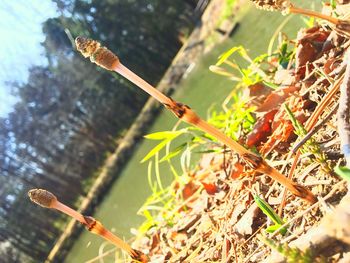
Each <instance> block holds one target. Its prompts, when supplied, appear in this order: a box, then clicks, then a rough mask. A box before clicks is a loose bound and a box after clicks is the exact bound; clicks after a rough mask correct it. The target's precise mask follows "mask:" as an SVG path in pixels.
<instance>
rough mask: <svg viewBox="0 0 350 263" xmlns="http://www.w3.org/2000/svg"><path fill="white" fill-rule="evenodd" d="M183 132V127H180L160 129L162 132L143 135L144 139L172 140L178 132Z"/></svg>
mask: <svg viewBox="0 0 350 263" xmlns="http://www.w3.org/2000/svg"><path fill="white" fill-rule="evenodd" d="M184 132H185V129H182V130H179V131H162V132H155V133H151V134H147V135H145V136H144V137H145V138H146V139H150V140H157V141H160V140H165V139H170V140H172V139H175V138H176V137H177V136H179V135H180V134H183V133H184Z"/></svg>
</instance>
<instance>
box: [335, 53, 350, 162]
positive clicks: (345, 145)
mask: <svg viewBox="0 0 350 263" xmlns="http://www.w3.org/2000/svg"><path fill="white" fill-rule="evenodd" d="M345 60H346V62H347V63H346V64H347V66H346V70H345V74H344V81H343V83H342V84H341V85H340V98H339V110H338V133H339V138H340V143H341V147H342V152H343V153H344V156H345V159H346V165H347V167H350V109H349V104H350V51H348V53H347V54H346V55H345Z"/></svg>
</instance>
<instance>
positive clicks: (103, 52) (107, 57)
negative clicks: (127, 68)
mask: <svg viewBox="0 0 350 263" xmlns="http://www.w3.org/2000/svg"><path fill="white" fill-rule="evenodd" d="M75 44H76V46H77V50H78V51H80V53H81V54H82V55H83V56H84V57H86V58H87V57H89V58H90V60H91V61H92V62H94V63H96V64H97V65H99V66H100V67H103V68H105V69H108V70H112V71H113V70H115V68H116V66H118V64H119V58H118V57H117V56H116V55H115V54H114V53H113V52H112V51H110V50H109V49H108V48H106V47H103V46H101V44H100V43H99V42H97V41H95V40H92V39H89V38H86V37H77V38H76V39H75Z"/></svg>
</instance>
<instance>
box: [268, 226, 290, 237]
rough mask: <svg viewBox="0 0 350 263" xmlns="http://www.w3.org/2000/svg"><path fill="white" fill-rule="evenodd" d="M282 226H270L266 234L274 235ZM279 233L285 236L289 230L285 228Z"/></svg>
mask: <svg viewBox="0 0 350 263" xmlns="http://www.w3.org/2000/svg"><path fill="white" fill-rule="evenodd" d="M281 226H282V225H280V224H275V225H272V226H269V227H267V228H266V232H267V233H274V232H275V231H276V230H277V229H279V228H280V227H281ZM279 232H280V233H281V234H282V235H285V234H286V233H287V229H286V228H285V227H283V228H281V229H280V230H279Z"/></svg>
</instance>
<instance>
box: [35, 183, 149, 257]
mask: <svg viewBox="0 0 350 263" xmlns="http://www.w3.org/2000/svg"><path fill="white" fill-rule="evenodd" d="M28 196H29V198H30V200H31V201H32V202H34V203H36V204H38V205H40V206H42V207H45V208H52V209H56V210H59V211H61V212H62V213H64V214H66V215H69V216H71V217H73V218H74V219H76V220H77V221H79V222H80V223H81V224H83V225H84V226H85V227H86V228H87V229H88V230H89V231H90V232H91V233H94V234H96V235H99V236H101V237H103V238H104V239H106V240H108V241H109V242H111V243H112V244H114V245H115V246H117V247H119V248H121V249H123V250H124V251H126V252H127V253H128V254H129V255H130V257H131V258H132V259H133V260H135V261H138V262H148V257H147V256H146V255H144V254H143V253H142V252H140V251H138V250H135V249H133V248H132V247H131V246H130V245H129V244H127V243H126V242H124V241H123V240H122V239H120V238H119V237H117V236H116V235H114V234H113V233H112V232H110V231H109V230H108V229H106V228H105V227H104V226H103V225H102V224H101V222H99V221H97V220H96V219H95V218H93V217H91V216H84V215H82V214H80V213H79V212H78V211H76V210H74V209H72V208H70V207H68V206H66V205H65V204H63V203H61V202H60V201H58V199H57V197H56V196H55V195H54V194H52V193H51V192H49V191H47V190H44V189H32V190H30V191H29V192H28Z"/></svg>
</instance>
